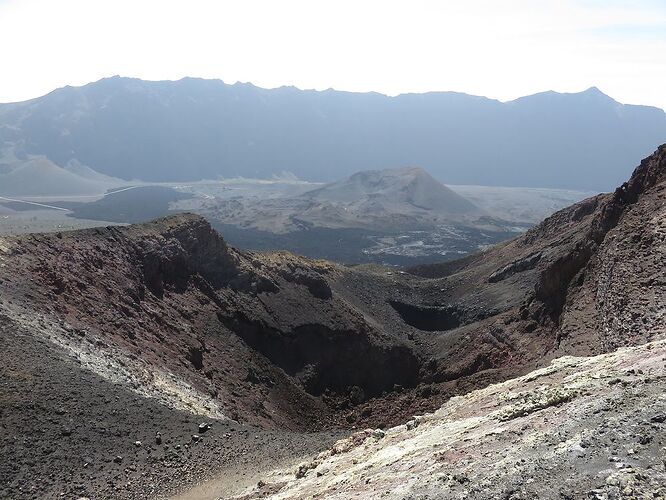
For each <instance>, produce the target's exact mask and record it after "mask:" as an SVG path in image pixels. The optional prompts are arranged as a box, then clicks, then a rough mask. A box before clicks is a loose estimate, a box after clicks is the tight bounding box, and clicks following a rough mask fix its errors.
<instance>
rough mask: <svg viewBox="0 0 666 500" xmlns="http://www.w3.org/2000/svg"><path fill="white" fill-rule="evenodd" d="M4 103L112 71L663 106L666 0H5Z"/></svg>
mask: <svg viewBox="0 0 666 500" xmlns="http://www.w3.org/2000/svg"><path fill="white" fill-rule="evenodd" d="M0 61H1V65H0V68H1V69H0V102H13V101H20V100H25V99H29V98H33V97H37V96H39V95H43V94H45V93H47V92H49V91H51V90H53V89H55V88H57V87H62V86H64V85H83V84H85V83H88V82H91V81H95V80H99V79H100V78H104V77H107V76H113V75H121V76H131V77H138V78H143V79H148V80H165V79H167V80H175V79H179V78H182V77H185V76H193V77H202V78H219V79H222V80H224V81H225V82H228V83H234V82H236V81H242V82H252V83H254V84H255V85H258V86H261V87H266V88H273V87H279V86H282V85H295V86H297V87H300V88H308V89H319V90H323V89H327V88H335V89H338V90H349V91H376V92H381V93H384V94H389V95H395V94H399V93H406V92H427V91H445V90H446V91H448V90H451V91H459V92H466V93H469V94H476V95H483V96H487V97H491V98H495V99H500V100H503V101H506V100H511V99H515V98H517V97H520V96H523V95H529V94H533V93H536V92H541V91H544V90H556V91H559V92H578V91H581V90H585V89H587V88H589V87H592V86H596V87H599V88H600V89H601V90H602V91H603V92H605V93H607V94H608V95H610V96H612V97H614V98H615V99H617V100H618V101H620V102H624V103H630V104H646V105H653V106H659V107H661V108H666V0H642V1H641V0H549V1H546V0H458V1H448V0H403V1H395V0H353V1H349V0H279V1H278V0H238V1H225V0H217V1H215V0H187V1H185V0H159V1H154V0H112V1H108V0H0Z"/></svg>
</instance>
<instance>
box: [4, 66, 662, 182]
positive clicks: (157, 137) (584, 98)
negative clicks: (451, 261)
mask: <svg viewBox="0 0 666 500" xmlns="http://www.w3.org/2000/svg"><path fill="white" fill-rule="evenodd" d="M664 141H666V114H665V113H664V112H663V111H662V110H661V109H657V108H651V107H645V106H632V105H624V104H620V103H618V102H616V101H614V100H613V99H611V98H610V97H608V96H606V95H605V94H603V93H602V92H601V91H599V90H598V89H596V88H591V89H589V90H587V91H585V92H581V93H576V94H559V93H555V92H544V93H541V94H536V95H532V96H528V97H523V98H520V99H517V100H515V101H511V102H507V103H502V102H499V101H496V100H491V99H487V98H483V97H476V96H470V95H466V94H460V93H453V92H433V93H427V94H405V95H400V96H397V97H388V96H385V95H382V94H377V93H351V92H339V91H335V90H326V91H323V92H319V91H312V90H299V89H297V88H294V87H281V88H278V89H272V90H266V89H262V88H258V87H255V86H253V85H251V84H240V83H239V84H234V85H228V84H225V83H223V82H222V81H219V80H201V79H193V78H185V79H183V80H179V81H175V82H172V81H162V82H149V81H142V80H138V79H130V78H121V77H113V78H107V79H103V80H100V81H98V82H95V83H91V84H89V85H85V86H83V87H78V88H75V87H65V88H62V89H58V90H56V91H53V92H51V93H50V94H48V95H46V96H44V97H40V98H37V99H33V100H31V101H26V102H22V103H14V104H2V105H0V175H7V174H8V173H11V172H12V171H14V170H15V169H16V168H18V166H24V165H25V162H26V161H28V160H29V159H30V158H34V157H45V158H46V159H48V160H50V162H52V163H53V164H55V165H58V166H60V167H63V168H67V169H69V170H71V169H72V168H73V166H74V167H77V168H78V166H81V165H83V166H85V167H86V168H90V169H92V170H94V171H96V172H98V173H99V174H103V175H105V176H109V177H113V178H121V179H126V180H128V179H141V180H145V181H151V182H156V181H190V180H197V179H202V178H216V177H218V176H224V177H234V176H244V177H257V178H267V177H271V176H273V175H276V174H279V173H281V172H284V171H288V172H291V173H293V174H295V175H297V176H298V177H300V178H302V179H306V180H314V181H330V180H334V179H339V178H341V177H344V176H347V175H351V174H352V173H354V172H356V171H360V170H367V169H378V168H387V167H402V166H406V165H419V166H421V167H423V168H425V169H426V170H428V171H429V172H430V173H431V174H432V175H434V176H435V177H436V178H439V179H441V180H443V181H445V182H447V183H451V184H480V185H504V186H507V185H508V186H536V187H552V188H574V189H593V190H605V189H609V188H611V187H612V186H614V185H616V184H618V183H620V182H621V180H622V179H624V178H626V177H627V175H628V174H629V173H630V172H629V171H628V170H627V165H631V164H632V163H633V161H634V160H635V158H638V157H642V156H645V155H646V154H648V153H649V152H650V151H652V150H653V149H654V146H655V145H656V144H659V143H662V142H664Z"/></svg>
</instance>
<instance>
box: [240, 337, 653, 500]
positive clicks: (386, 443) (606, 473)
mask: <svg viewBox="0 0 666 500" xmlns="http://www.w3.org/2000/svg"><path fill="white" fill-rule="evenodd" d="M665 356H666V341H664V340H659V341H654V342H650V343H648V344H645V345H643V346H640V347H631V348H624V349H619V350H618V351H616V352H613V353H610V354H603V355H599V356H594V357H589V358H577V357H570V356H566V357H562V358H559V359H556V360H555V361H553V362H552V363H551V364H550V365H549V366H548V367H546V368H543V369H540V370H536V371H534V372H532V373H530V374H528V375H526V376H523V377H520V378H516V379H513V380H509V381H507V382H504V383H501V384H495V385H492V386H489V387H487V388H485V389H481V390H477V391H474V392H471V393H469V394H467V395H465V396H462V397H455V398H452V399H450V400H449V401H448V402H447V403H446V404H445V405H444V406H442V408H440V409H439V410H438V411H436V412H435V413H432V414H428V415H424V416H420V417H415V419H414V420H411V421H410V422H408V423H407V424H406V425H401V426H398V427H394V428H391V429H389V430H387V431H385V432H382V433H379V432H373V431H372V430H366V431H361V432H358V433H356V434H354V435H352V436H351V437H350V438H347V439H345V440H342V441H339V442H338V443H336V445H335V446H333V447H332V448H331V449H330V450H329V451H326V452H323V453H321V454H320V455H319V456H317V457H315V458H314V459H312V460H310V461H308V462H305V463H303V464H301V465H300V466H299V467H298V468H297V470H296V471H294V470H284V471H276V472H274V473H273V474H271V475H270V477H267V478H266V479H265V480H264V481H262V482H261V483H260V485H261V486H260V487H255V488H253V489H252V490H251V491H247V492H246V493H245V495H247V497H245V496H244V498H248V497H249V498H259V497H260V496H261V498H264V497H263V496H262V493H265V492H266V489H267V488H269V487H271V488H273V487H279V486H280V485H281V488H279V489H278V490H277V491H275V489H274V488H273V489H272V491H273V494H272V495H270V496H269V498H274V499H297V498H298V499H300V498H303V499H304V498H339V499H345V498H395V499H398V498H488V499H490V498H537V497H538V498H562V495H564V497H566V496H567V495H569V497H570V498H580V497H581V496H587V497H590V498H653V497H656V495H659V494H660V493H661V494H663V493H665V491H664V488H663V485H664V484H665V483H664V482H665V481H666V473H665V470H664V464H663V460H664V458H666V453H665V451H664V448H663V446H664V444H666V443H664V442H663V439H664V437H663V436H664V427H665V426H666V424H664V420H665V417H666V397H664V396H663V394H664V388H666V383H665V382H664V377H665V376H666V368H665V365H664V361H663V359H664V357H665Z"/></svg>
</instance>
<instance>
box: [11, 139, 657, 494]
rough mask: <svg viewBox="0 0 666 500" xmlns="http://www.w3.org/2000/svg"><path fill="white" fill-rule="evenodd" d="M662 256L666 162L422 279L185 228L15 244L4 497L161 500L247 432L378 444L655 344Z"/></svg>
mask: <svg viewBox="0 0 666 500" xmlns="http://www.w3.org/2000/svg"><path fill="white" fill-rule="evenodd" d="M665 245H666V147H662V148H660V149H659V150H658V151H657V152H656V153H655V154H654V155H652V156H651V157H650V158H648V159H646V160H644V161H643V162H642V163H641V165H640V166H639V167H638V168H637V169H636V171H635V172H634V175H633V176H632V178H631V179H630V180H629V181H628V182H627V183H626V184H624V185H623V186H622V187H620V188H618V189H617V190H616V191H615V192H614V193H611V194H606V195H599V196H597V197H594V198H591V199H589V200H585V201H583V202H581V203H579V204H577V205H574V206H572V207H570V208H568V209H565V210H562V211H560V212H558V213H556V214H554V215H553V216H551V217H549V218H548V219H546V220H545V221H544V222H543V223H542V224H540V225H539V226H537V227H535V228H533V229H531V230H530V231H528V232H527V233H526V234H525V235H523V236H521V237H519V238H517V239H515V240H513V241H511V242H508V243H505V244H501V245H498V246H496V247H494V248H492V249H489V250H486V251H485V252H483V253H481V254H478V255H476V256H471V257H468V258H465V259H463V260H461V261H459V262H453V263H447V264H445V265H437V266H430V267H428V266H421V267H419V268H418V269H416V270H414V271H413V272H414V274H408V273H401V272H400V273H399V272H395V270H394V269H387V268H381V267H378V266H357V267H350V268H348V267H344V266H339V265H336V264H332V263H328V262H325V261H312V260H308V259H305V258H301V257H298V256H294V255H291V254H287V253H252V252H241V251H238V250H236V249H234V248H232V247H229V246H228V245H227V244H226V243H225V241H224V240H223V239H222V237H221V236H220V235H218V234H217V233H216V232H215V231H213V230H212V229H211V227H210V225H209V224H208V223H207V222H206V221H205V220H204V219H202V218H200V217H197V216H193V215H188V214H183V215H178V216H175V217H170V218H165V219H159V220H156V221H153V222H150V223H146V224H140V225H134V226H128V227H123V228H118V227H114V228H98V229H92V230H85V231H77V232H69V233H61V234H58V235H54V234H37V235H27V236H21V237H5V238H2V239H0V273H1V278H2V279H1V280H0V327H1V328H2V332H1V333H2V335H0V339H2V342H3V349H2V351H0V352H2V360H1V361H3V363H0V366H2V367H3V368H2V369H3V370H4V371H3V373H2V380H3V385H2V386H1V387H0V389H1V391H2V392H0V398H1V399H2V401H3V405H2V409H1V411H3V424H4V423H7V425H6V426H4V427H3V429H0V430H4V433H5V434H4V435H3V436H2V438H3V441H2V442H3V449H2V450H3V451H2V456H1V457H0V458H2V469H0V472H1V476H2V477H1V478H0V479H2V480H3V484H9V490H8V493H7V494H6V495H5V496H10V497H12V496H16V495H14V493H16V492H17V491H19V488H22V487H24V489H23V490H22V491H30V493H28V494H26V496H27V497H39V496H41V497H44V496H47V497H48V496H54V495H55V492H61V491H63V485H74V484H75V481H79V482H83V483H85V484H94V485H102V486H100V488H102V489H101V490H100V491H102V492H103V493H104V494H106V493H109V492H112V493H109V494H108V495H107V496H112V497H116V498H123V497H130V498H131V497H132V496H140V495H139V494H138V493H136V492H138V491H143V492H144V493H143V495H144V496H153V493H158V490H160V491H162V490H166V489H169V488H170V487H171V486H170V485H174V484H175V483H177V482H179V481H182V480H183V476H180V477H176V476H174V477H172V476H170V474H171V473H172V472H173V471H174V470H179V471H181V472H182V473H183V475H186V468H184V466H183V464H190V463H196V464H202V463H204V461H205V460H207V459H209V458H210V457H211V456H215V457H217V455H211V454H215V453H220V454H221V456H223V457H232V456H233V457H237V456H239V450H243V449H245V448H244V446H245V445H244V444H243V443H245V442H246V441H245V439H247V436H242V437H236V436H237V434H236V432H238V429H242V428H243V426H240V427H236V426H237V425H240V424H245V425H246V426H247V425H252V426H258V427H260V428H263V429H264V430H262V431H259V430H257V434H256V436H257V438H256V440H255V441H254V442H253V443H254V444H253V446H254V445H257V446H260V443H263V442H264V441H262V439H264V437H263V436H268V435H269V434H270V432H275V433H277V434H270V435H271V436H275V435H277V436H283V437H284V436H287V435H290V434H289V431H293V430H295V431H300V432H303V431H308V430H322V429H330V428H335V427H338V426H342V427H360V428H363V427H368V426H373V427H379V428H382V427H386V426H390V425H392V424H397V423H400V422H404V421H406V420H408V419H409V418H411V417H412V416H413V415H418V414H421V413H423V412H425V411H428V410H432V409H434V408H436V407H438V406H440V405H441V404H442V402H444V401H445V400H446V399H447V398H449V397H451V396H452V395H456V394H461V393H465V392H468V391H470V390H473V389H476V388H479V387H483V386H486V385H488V384H490V383H492V382H497V381H501V380H505V379H507V378H511V377H515V376H516V375H519V374H522V373H525V372H527V371H529V370H532V369H533V368H534V367H535V366H540V365H543V364H546V363H548V362H549V361H550V360H551V359H552V358H553V357H555V356H559V355H562V354H573V355H588V354H595V353H600V352H604V351H608V350H611V349H614V348H616V347H618V346H627V345H635V344H639V343H644V342H645V341H646V340H650V339H652V338H654V337H655V336H656V335H658V334H660V333H663V325H664V321H665V319H666V318H665V317H664V313H663V311H664V310H666V294H665V293H663V292H664V287H665V286H666V268H665V267H664V266H663V262H664V259H665V258H666V257H665V254H664V248H665ZM489 277H490V279H489ZM57 346H59V347H57ZM26 359H30V360H31V363H30V364H26V363H25V361H22V360H26ZM621 382H622V384H625V383H627V384H630V383H631V382H630V381H628V380H622V381H621ZM145 396H150V397H149V398H146V397H145ZM225 417H228V418H229V419H233V420H235V421H238V422H239V424H236V423H232V422H230V421H229V420H225ZM202 420H205V421H206V422H208V421H211V422H213V423H214V425H212V426H211V428H210V429H209V430H207V431H204V430H201V429H198V428H197V425H198V422H201V421H202ZM45 422H47V423H46V424H45ZM658 424H659V422H652V423H651V425H658ZM232 428H233V429H234V430H233V431H232ZM15 429H20V430H21V433H20V434H19V433H17V432H15ZM70 429H71V435H69V436H68V435H63V430H66V431H67V430H70ZM225 430H226V433H225ZM269 430H270V431H269ZM194 432H197V434H196V435H197V436H199V438H198V439H197V440H194V441H193V439H192V436H193V433H194ZM253 432H254V431H253ZM222 433H224V434H222ZM227 434H229V435H232V436H233V437H232V438H231V441H229V442H227V441H228V439H229V437H228V436H227ZM217 438H220V439H219V440H217ZM279 439H280V438H278V441H277V442H276V445H275V446H279V445H280V442H279ZM284 439H286V440H287V441H285V442H289V443H292V442H293V441H290V439H292V438H291V437H290V438H286V437H285V438H284ZM637 439H639V438H637ZM640 439H647V438H640ZM136 441H141V443H143V444H142V446H134V445H133V443H134V442H136ZM316 442H317V441H316V440H315V441H313V442H310V441H308V443H301V445H302V447H303V448H307V449H312V448H313V447H315V448H316ZM318 442H321V441H318ZM89 443H95V447H94V448H95V449H94V450H92V451H91V450H90V448H93V447H91V446H89ZM148 443H150V444H148ZM153 443H154V444H153ZM211 443H213V444H211ZM225 443H226V444H225ZM313 443H315V444H313ZM209 446H210V448H209ZM253 449H254V448H253ZM269 449H271V450H274V449H275V448H274V447H270V446H269ZM205 450H209V451H205ZM294 450H295V448H293V449H292V451H293V452H294V453H296V451H294ZM209 453H211V454H209ZM81 456H86V457H89V458H91V460H92V461H93V463H94V467H95V470H99V471H100V472H99V473H96V474H95V475H93V477H92V478H85V477H83V476H82V475H81V474H83V473H80V470H85V469H79V468H78V466H79V465H81V467H83V464H79V463H78V462H77V463H76V464H75V463H74V460H75V459H74V458H73V457H81ZM115 456H122V457H123V461H122V464H116V463H114V462H113V457H115ZM240 456H244V455H242V454H241V455H240ZM250 456H251V454H250V455H248V460H249V459H250ZM137 457H138V458H137ZM229 460H231V458H229ZM239 460H240V459H239ZM85 463H90V461H86V462H85ZM206 463H209V462H206ZM98 464H99V465H98ZM133 465H137V467H136V471H134V470H131V469H130V466H133ZM98 467H102V468H101V469H98ZM114 467H115V469H114ZM202 467H203V466H202ZM212 467H213V466H212V465H209V466H207V467H204V470H211V469H212ZM121 468H122V471H121V470H120V469H121ZM86 469H87V467H86ZM125 469H127V470H128V471H129V472H126V471H125ZM142 469H143V470H147V471H148V472H149V475H148V476H140V475H139V474H140V473H139V471H141V470H142ZM44 470H53V471H55V472H54V473H53V475H54V479H53V480H52V482H49V481H51V480H49V481H45V482H44V483H39V484H37V482H36V481H35V479H34V478H36V477H45V474H44ZM73 471H74V472H73ZM77 471H79V472H77ZM77 474H78V475H77ZM163 478H168V479H167V480H163ZM163 481H166V482H164V484H162V482H163ZM128 482H129V483H130V486H124V487H123V488H125V489H124V490H123V491H120V490H119V489H118V488H121V485H123V484H125V485H126V484H127V483H128ZM158 484H159V486H158ZM72 487H73V486H72ZM25 488H28V489H25ZM68 488H69V487H68ZM144 488H145V489H144ZM66 491H67V492H68V493H69V492H72V491H73V490H71V488H70V489H67V490H66ZM3 494H4V492H3ZM76 494H77V495H78V494H79V492H78V491H77V493H76Z"/></svg>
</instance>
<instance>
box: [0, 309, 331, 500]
mask: <svg viewBox="0 0 666 500" xmlns="http://www.w3.org/2000/svg"><path fill="white" fill-rule="evenodd" d="M2 319H3V321H0V350H1V351H2V353H3V363H2V365H0V422H1V425H0V443H1V444H0V456H2V460H1V461H0V498H8V499H9V498H12V499H14V498H15V499H19V498H26V499H28V498H34V499H44V498H78V497H79V496H85V497H90V498H95V499H97V498H156V497H165V496H167V495H168V494H169V493H171V492H175V491H178V490H181V489H183V488H187V487H190V486H192V485H194V484H197V483H199V482H202V481H205V480H206V479H211V478H213V477H214V474H213V473H216V474H220V473H221V472H222V473H225V474H230V473H233V474H235V475H236V477H237V481H241V480H242V479H243V478H244V477H245V476H251V475H253V474H256V473H257V472H258V471H261V470H265V469H266V468H272V467H275V466H276V465H277V464H281V463H285V461H287V462H288V461H289V460H293V459H294V457H298V456H304V455H306V454H308V453H312V452H315V451H317V450H319V449H322V448H324V447H325V446H327V444H330V443H331V442H333V441H334V440H335V439H336V438H338V437H339V436H340V434H339V433H337V434H336V433H319V434H308V433H292V432H286V431H279V430H275V431H266V430H262V429H258V428H256V427H252V426H245V425H240V424H237V423H235V422H231V421H228V420H216V419H211V418H207V417H205V416H201V415H196V414H193V413H192V412H187V411H178V410H174V409H172V408H170V407H169V406H166V405H164V404H161V403H160V402H159V401H158V400H156V399H155V398H150V397H143V396H140V395H138V394H136V393H135V392H133V391H131V390H129V389H128V388H127V387H126V386H124V385H123V384H114V383H111V382H109V381H108V380H106V379H104V378H102V377H100V376H98V375H96V374H95V373H93V372H91V371H89V370H82V369H81V364H80V363H81V362H80V361H79V360H76V359H75V358H72V356H71V354H70V353H68V352H66V351H64V350H62V349H59V348H57V347H56V346H54V345H53V344H52V343H51V342H49V341H48V340H47V339H46V338H44V337H42V336H40V335H35V331H34V329H26V328H24V327H22V326H20V325H17V324H16V323H14V322H12V321H9V320H8V318H2ZM63 388H66V390H63ZM200 424H208V425H206V426H204V427H203V428H200Z"/></svg>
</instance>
